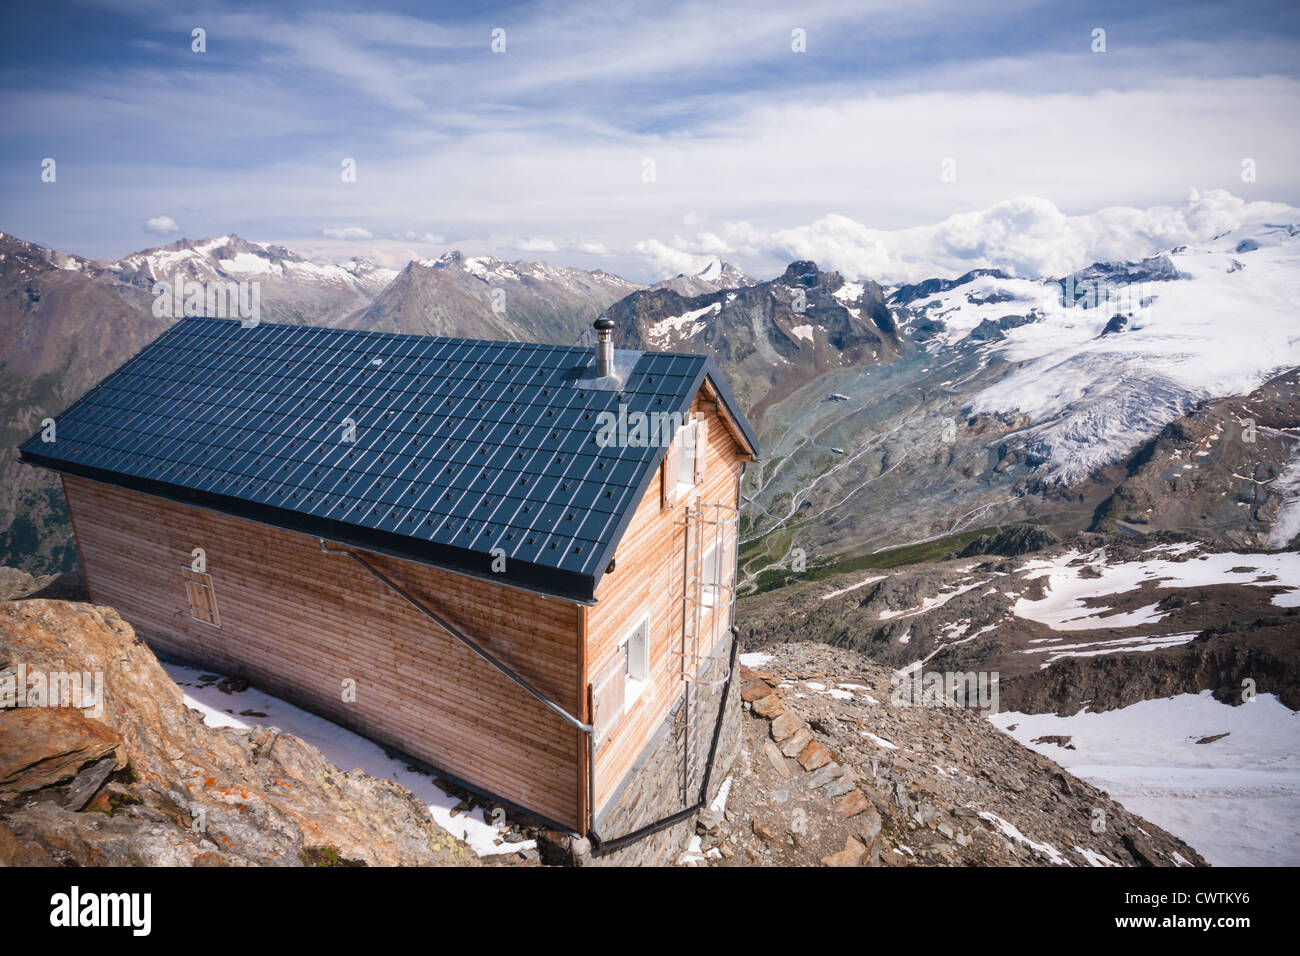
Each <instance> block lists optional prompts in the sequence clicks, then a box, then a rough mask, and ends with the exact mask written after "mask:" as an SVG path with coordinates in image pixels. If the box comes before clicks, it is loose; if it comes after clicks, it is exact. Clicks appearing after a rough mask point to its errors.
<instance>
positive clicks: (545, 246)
mask: <svg viewBox="0 0 1300 956" xmlns="http://www.w3.org/2000/svg"><path fill="white" fill-rule="evenodd" d="M515 248H516V249H519V250H522V251H523V252H559V251H560V245H559V243H557V242H555V241H554V240H551V239H537V238H535V237H533V236H529V237H527V238H524V239H520V240H519V241H518V242H517V243H515Z"/></svg>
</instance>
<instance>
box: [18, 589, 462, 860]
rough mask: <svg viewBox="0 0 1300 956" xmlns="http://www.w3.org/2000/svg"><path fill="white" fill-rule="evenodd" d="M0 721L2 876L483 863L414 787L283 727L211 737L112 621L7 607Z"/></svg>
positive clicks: (213, 732)
mask: <svg viewBox="0 0 1300 956" xmlns="http://www.w3.org/2000/svg"><path fill="white" fill-rule="evenodd" d="M74 677H75V680H73V681H72V682H71V683H69V680H70V679H72V678H74ZM55 682H61V683H55ZM56 686H58V687H59V690H58V691H54V692H51V691H50V688H53V687H56ZM73 686H75V687H76V688H77V691H78V692H77V693H75V694H74V693H73V692H72V687H73ZM56 697H57V698H58V700H57V701H56V699H55V698H56ZM56 703H61V704H64V706H54V705H55V704H56ZM15 704H26V705H27V706H21V705H20V706H14V705H15ZM33 704H35V706H32V705H33ZM77 704H80V705H81V706H74V705H77ZM0 708H3V709H0V863H5V864H10V865H81V866H159V865H166V866H176V865H179V866H188V865H195V866H300V865H343V864H352V865H360V864H366V865H372V866H375V865H419V866H449V865H457V866H460V865H472V864H474V863H475V862H476V858H475V856H474V854H473V853H472V852H470V850H469V849H468V847H467V846H466V845H465V844H464V843H462V842H460V841H459V840H456V839H454V838H452V837H451V836H450V835H449V834H448V833H446V832H445V831H443V830H441V829H439V828H438V827H437V826H436V825H435V824H434V822H433V819H432V817H431V816H430V815H429V812H428V808H427V807H425V806H424V805H422V804H421V803H420V801H419V800H417V799H416V798H415V797H414V796H413V795H412V794H411V793H410V791H408V790H406V789H405V788H404V787H401V786H399V785H398V784H396V783H393V782H392V781H389V780H383V779H378V778H375V777H371V776H368V775H366V774H364V773H362V772H360V771H351V772H345V771H342V770H340V769H339V768H338V767H335V766H333V765H332V764H330V763H329V762H328V761H326V760H325V759H324V758H323V757H322V756H321V754H320V752H319V751H318V750H317V749H316V748H315V747H312V746H310V745H308V744H306V743H304V742H303V741H302V740H300V739H298V738H297V737H294V736H291V735H289V734H284V733H281V732H280V731H279V730H277V729H275V728H273V727H255V728H254V729H252V730H251V731H236V730H231V729H217V728H212V727H209V726H207V725H206V724H205V723H204V722H203V718H202V715H201V714H199V713H198V712H197V711H194V710H191V709H190V708H188V707H187V706H186V703H185V699H184V695H183V694H182V692H181V690H180V688H178V687H177V686H176V684H175V683H173V682H172V681H171V679H170V678H168V676H167V674H166V673H165V672H164V671H163V669H162V667H161V666H159V664H158V661H157V659H156V658H155V657H154V655H153V654H152V653H151V652H150V650H149V648H148V647H147V646H145V644H144V643H143V642H142V641H141V640H140V639H139V638H137V637H136V635H135V632H134V631H133V630H132V629H131V626H130V625H129V624H127V623H126V622H125V621H123V620H122V619H121V618H120V617H118V615H117V614H116V613H115V612H114V611H113V610H111V609H109V608H104V607H95V606H92V605H89V604H77V603H69V602H63V601H49V600H27V601H11V602H6V603H3V604H0Z"/></svg>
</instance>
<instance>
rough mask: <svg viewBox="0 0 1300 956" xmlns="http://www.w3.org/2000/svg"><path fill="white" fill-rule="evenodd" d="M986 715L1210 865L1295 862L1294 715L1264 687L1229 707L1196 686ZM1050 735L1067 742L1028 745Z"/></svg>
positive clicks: (1297, 766)
mask: <svg viewBox="0 0 1300 956" xmlns="http://www.w3.org/2000/svg"><path fill="white" fill-rule="evenodd" d="M989 720H991V721H992V722H993V723H994V725H995V726H997V727H998V728H999V729H1001V730H1004V731H1006V732H1007V733H1010V734H1011V735H1012V736H1013V737H1015V738H1016V740H1018V741H1020V743H1022V744H1024V745H1025V746H1026V747H1032V748H1033V749H1034V750H1037V751H1038V752H1039V753H1040V754H1043V755H1044V756H1046V757H1049V758H1050V759H1052V760H1054V761H1055V762H1056V763H1058V764H1060V765H1061V766H1062V767H1064V768H1066V769H1067V770H1069V771H1070V772H1071V773H1073V774H1074V775H1075V776H1077V777H1081V778H1082V779H1084V780H1086V781H1088V782H1089V783H1091V784H1092V785H1093V786H1095V787H1098V788H1099V789H1101V790H1104V791H1106V793H1108V794H1110V796H1111V797H1113V798H1114V799H1115V800H1117V801H1118V802H1119V803H1121V804H1123V805H1124V806H1125V807H1126V808H1127V809H1129V810H1131V811H1132V812H1134V813H1137V814H1139V815H1141V816H1143V817H1146V818H1147V819H1148V820H1150V821H1152V822H1153V823H1156V824H1158V825H1159V826H1161V827H1163V828H1164V829H1166V830H1168V831H1169V832H1170V833H1173V834H1174V835H1176V836H1179V837H1181V838H1182V839H1184V840H1186V841H1187V842H1188V843H1190V844H1191V845H1192V846H1193V847H1195V848H1196V849H1197V850H1198V851H1200V853H1201V855H1202V856H1204V857H1205V858H1206V859H1207V860H1209V861H1210V863H1212V864H1214V865H1215V866H1297V865H1300V714H1297V713H1296V712H1294V711H1292V710H1290V709H1289V708H1287V707H1286V706H1285V705H1283V704H1282V702H1281V701H1279V700H1278V699H1277V697H1275V696H1273V695H1271V694H1266V695H1264V694H1262V695H1260V696H1258V697H1256V698H1254V700H1252V701H1250V702H1248V703H1243V704H1241V705H1239V706H1235V707H1234V706H1230V705H1228V704H1221V703H1219V702H1218V701H1216V700H1215V699H1214V697H1213V696H1212V695H1211V693H1210V691H1203V692H1202V693H1200V694H1182V695H1179V696H1177V697H1170V698H1166V699H1163V700H1147V701H1142V702H1141V703H1137V704H1133V705H1132V706H1129V707H1124V708H1121V709H1119V710H1111V711H1106V712H1105V713H1099V714H1093V713H1088V712H1087V711H1083V712H1081V713H1078V714H1075V715H1073V716H1071V717H1058V716H1056V715H1055V714H1019V713H1014V712H1007V713H1000V714H995V715H992V716H991V717H990V718H989ZM1013 728H1014V729H1013ZM1219 734H1227V736H1225V737H1220V738H1219V739H1217V740H1212V741H1207V742H1206V743H1198V742H1197V741H1201V740H1206V739H1207V738H1210V737H1215V736H1217V735H1219ZM1056 735H1061V736H1065V737H1069V738H1070V740H1069V743H1070V744H1071V745H1072V746H1073V747H1074V748H1075V749H1074V750H1066V749H1065V748H1064V747H1061V746H1057V745H1056V744H1053V743H1040V744H1035V743H1033V741H1034V740H1036V739H1039V738H1042V737H1049V736H1056Z"/></svg>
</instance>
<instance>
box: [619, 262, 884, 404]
mask: <svg viewBox="0 0 1300 956" xmlns="http://www.w3.org/2000/svg"><path fill="white" fill-rule="evenodd" d="M706 271H708V270H706ZM709 274H711V275H714V276H716V277H717V279H718V280H721V279H722V278H723V277H724V276H727V275H728V273H727V272H726V271H725V270H724V269H723V268H721V267H719V268H717V269H714V270H713V271H712V272H711V273H709ZM679 278H680V277H679ZM609 315H610V317H611V318H613V319H614V321H615V322H616V323H617V326H616V329H615V332H614V336H615V343H616V344H617V345H619V346H620V347H626V348H648V349H655V350H658V351H666V352H704V353H707V354H710V355H712V356H713V358H714V359H715V360H716V361H717V362H718V363H719V364H720V366H721V367H722V368H723V370H724V371H725V372H726V373H727V374H728V375H729V377H730V379H731V385H732V387H733V389H734V390H735V392H736V394H737V396H738V398H739V399H740V401H741V402H742V403H744V404H745V405H747V406H748V414H749V415H750V417H751V418H752V419H753V420H756V421H758V420H761V419H762V416H763V413H764V410H765V409H766V408H767V407H768V406H769V405H771V404H772V403H774V402H777V401H780V400H781V399H782V398H784V397H786V396H788V395H790V394H791V393H792V392H794V391H795V390H797V389H799V388H801V387H803V386H804V385H806V384H807V383H808V382H810V381H813V380H815V379H818V378H820V377H822V376H824V375H826V374H827V373H830V372H833V371H837V370H840V369H845V368H858V367H861V366H864V365H870V364H872V363H875V362H883V361H888V360H889V359H892V358H895V357H896V356H897V355H898V354H899V353H898V343H897V341H896V339H895V336H894V327H893V320H892V318H891V316H890V311H889V309H888V308H887V307H886V305H885V298H884V293H883V290H881V288H880V287H879V286H878V285H876V284H875V283H874V282H869V281H868V282H859V283H846V282H845V281H844V279H843V277H842V276H840V275H839V274H838V273H835V272H821V271H820V270H818V268H817V266H816V264H815V263H812V262H794V263H791V264H790V266H789V268H787V269H786V271H785V273H784V274H783V275H781V276H779V277H777V278H776V279H772V280H771V281H768V282H754V281H752V280H751V281H750V283H749V284H747V285H741V286H736V287H732V288H722V289H718V290H716V291H713V292H706V293H703V294H700V295H691V296H687V295H683V294H682V293H680V292H678V291H676V289H675V288H672V287H669V286H666V285H665V284H663V283H661V284H660V285H658V286H655V287H653V288H650V289H646V290H644V291H642V292H636V293H633V294H632V295H630V296H628V297H627V298H625V299H623V300H622V301H620V302H618V303H616V304H615V305H613V306H611V307H610V309H609Z"/></svg>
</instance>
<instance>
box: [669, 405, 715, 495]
mask: <svg viewBox="0 0 1300 956" xmlns="http://www.w3.org/2000/svg"><path fill="white" fill-rule="evenodd" d="M708 428H709V422H708V419H705V418H698V419H694V420H693V421H690V422H687V423H686V424H684V425H682V427H681V428H679V429H678V430H677V434H676V436H674V438H673V441H672V444H671V445H669V446H668V452H667V454H665V455H664V465H663V480H662V485H663V491H664V495H663V498H664V500H663V506H664V507H665V508H671V507H673V506H674V505H675V504H677V502H679V501H681V500H683V499H684V498H686V497H688V496H689V495H690V493H691V491H692V490H693V489H694V488H695V486H696V485H698V484H699V483H700V482H701V481H703V480H704V463H705V458H706V454H707V452H708V442H709V438H708V436H709V432H708Z"/></svg>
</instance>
